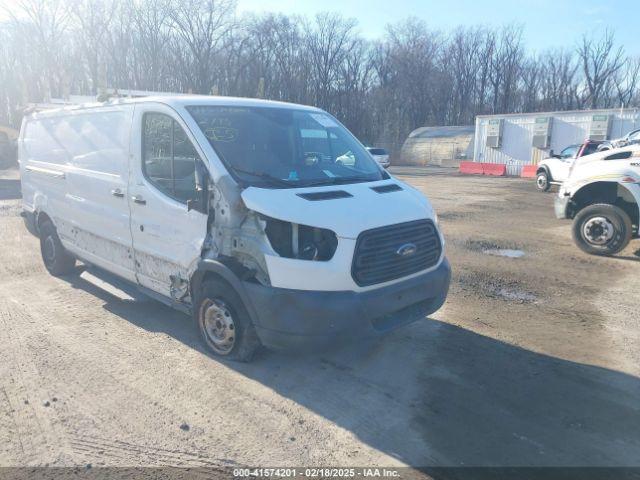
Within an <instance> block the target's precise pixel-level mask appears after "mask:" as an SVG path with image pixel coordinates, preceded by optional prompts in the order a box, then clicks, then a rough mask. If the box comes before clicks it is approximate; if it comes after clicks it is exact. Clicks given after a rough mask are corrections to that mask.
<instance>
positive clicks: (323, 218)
mask: <svg viewBox="0 0 640 480" xmlns="http://www.w3.org/2000/svg"><path fill="white" fill-rule="evenodd" d="M19 156H20V170H21V181H22V194H23V208H24V216H25V218H26V220H27V222H29V224H30V225H31V226H32V228H33V229H34V231H36V232H37V233H38V235H39V237H40V244H41V252H42V258H43V261H44V264H45V266H46V268H47V269H48V270H49V271H50V272H51V273H52V274H53V275H65V274H69V273H70V272H73V271H74V265H75V263H76V260H80V261H82V262H83V263H85V264H88V265H90V266H92V267H98V268H99V269H103V270H106V271H108V272H111V273H112V274H115V275H116V276H118V277H120V278H121V279H124V280H126V281H128V282H131V283H132V284H135V285H136V286H137V287H138V288H139V289H140V290H141V291H142V292H144V293H146V294H148V295H150V296H152V297H153V298H156V299H158V300H160V301H162V302H164V303H166V304H168V305H171V306H172V307H174V308H177V309H179V310H182V311H184V312H185V313H188V314H191V315H193V318H194V320H195V323H196V325H197V328H198V329H199V331H200V334H201V336H202V339H203V341H204V344H205V345H206V346H207V347H208V348H209V349H210V350H211V351H212V352H213V353H215V354H217V355H221V356H226V357H230V358H234V359H237V360H249V359H250V358H251V356H252V354H253V352H254V351H255V350H256V348H257V347H258V346H260V345H264V346H266V347H269V348H276V349H283V348H292V347H293V348H298V349H299V348H304V349H306V348H308V347H311V346H314V347H315V346H317V345H319V346H326V345H330V344H332V343H334V342H336V341H337V340H342V339H353V338H358V337H360V336H363V335H376V334H381V333H385V332H388V331H390V330H392V329H394V328H396V327H398V326H400V325H404V324H407V323H410V322H412V321H415V320H418V319H423V318H425V316H426V315H429V314H431V313H433V312H435V311H436V310H437V309H439V308H440V306H441V305H442V304H443V302H444V301H445V298H446V295H447V291H448V287H449V278H450V268H449V264H448V262H447V259H446V258H445V251H444V239H443V237H442V234H441V232H440V229H439V228H438V224H437V217H436V214H435V213H434V211H433V209H432V207H431V205H430V203H429V201H428V200H427V199H426V198H425V197H424V196H423V195H422V194H421V193H420V192H418V191H417V190H415V189H414V188H412V187H410V186H408V185H406V184H404V183H402V182H400V181H398V180H397V179H395V178H393V177H391V176H390V175H389V174H388V173H387V172H385V170H384V169H383V168H381V167H380V166H379V165H378V164H377V163H376V162H375V160H374V159H373V158H372V157H371V155H370V153H369V152H368V151H367V150H366V149H365V148H364V147H363V146H362V144H361V143H360V142H358V140H356V138H355V137H354V136H353V135H352V134H351V133H349V131H348V130H347V129H346V128H345V127H344V126H342V125H341V124H340V123H339V122H338V121H337V120H336V119H335V118H334V117H332V116H331V115H329V114H328V113H326V112H324V111H322V110H320V109H317V108H312V107H306V106H300V105H292V104H287V103H279V102H270V101H261V100H251V99H234V98H225V97H206V96H173V97H170V96H167V97H156V98H152V97H147V98H142V99H134V100H114V101H111V102H107V103H102V104H96V105H86V106H79V107H67V108H64V109H60V110H56V111H44V112H37V113H33V114H31V115H29V116H28V117H26V118H25V119H24V121H23V125H22V130H21V133H20V139H19Z"/></svg>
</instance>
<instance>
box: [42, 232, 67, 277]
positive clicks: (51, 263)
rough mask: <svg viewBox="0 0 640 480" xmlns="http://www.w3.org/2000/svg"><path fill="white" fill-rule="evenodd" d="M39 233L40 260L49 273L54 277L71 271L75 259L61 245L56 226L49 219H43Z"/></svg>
mask: <svg viewBox="0 0 640 480" xmlns="http://www.w3.org/2000/svg"><path fill="white" fill-rule="evenodd" d="M39 235H40V253H41V254H42V261H43V262H44V266H45V267H46V269H47V270H48V271H49V273H50V274H51V275H54V276H56V277H59V276H62V275H68V274H70V273H73V272H74V270H75V266H76V259H75V258H74V257H73V256H71V255H70V254H69V252H67V250H65V248H64V247H63V246H62V243H61V242H60V238H59V237H58V232H56V227H54V226H53V223H51V221H49V220H45V221H44V222H43V223H42V225H40V228H39Z"/></svg>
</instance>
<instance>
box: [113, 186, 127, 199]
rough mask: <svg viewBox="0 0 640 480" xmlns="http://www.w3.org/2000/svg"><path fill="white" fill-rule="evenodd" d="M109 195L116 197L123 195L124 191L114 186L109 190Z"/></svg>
mask: <svg viewBox="0 0 640 480" xmlns="http://www.w3.org/2000/svg"><path fill="white" fill-rule="evenodd" d="M111 195H113V196H114V197H118V198H122V197H124V193H123V192H122V190H120V189H119V188H114V189H113V190H111Z"/></svg>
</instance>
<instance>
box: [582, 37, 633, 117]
mask: <svg viewBox="0 0 640 480" xmlns="http://www.w3.org/2000/svg"><path fill="white" fill-rule="evenodd" d="M578 56H579V57H580V61H581V63H582V73H583V75H584V79H585V84H586V91H585V100H586V103H587V104H588V105H589V107H590V108H599V107H601V106H602V101H603V98H604V96H605V93H606V91H605V89H606V87H607V85H608V84H609V83H610V82H611V81H612V79H613V77H614V75H616V73H617V72H618V71H619V70H620V69H621V68H622V67H624V65H625V63H626V59H625V57H624V49H623V48H622V47H618V48H616V47H615V42H614V36H613V33H611V32H606V33H605V35H604V36H603V37H602V38H601V39H599V40H594V39H593V38H592V37H589V36H587V35H585V36H584V37H582V43H581V44H580V46H579V47H578Z"/></svg>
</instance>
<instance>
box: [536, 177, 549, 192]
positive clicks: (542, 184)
mask: <svg viewBox="0 0 640 480" xmlns="http://www.w3.org/2000/svg"><path fill="white" fill-rule="evenodd" d="M536 182H537V183H538V188H541V189H542V188H545V187H546V186H547V176H546V175H538V178H537V179H536Z"/></svg>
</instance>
